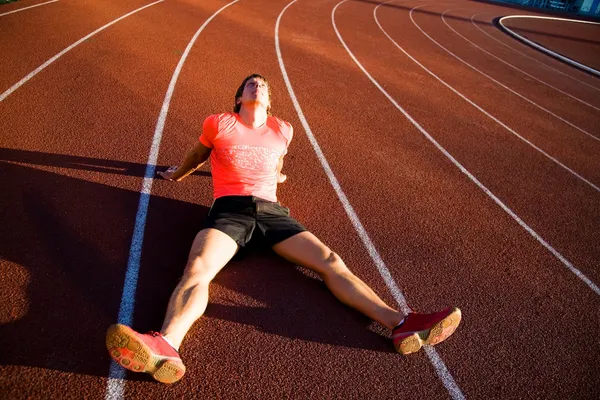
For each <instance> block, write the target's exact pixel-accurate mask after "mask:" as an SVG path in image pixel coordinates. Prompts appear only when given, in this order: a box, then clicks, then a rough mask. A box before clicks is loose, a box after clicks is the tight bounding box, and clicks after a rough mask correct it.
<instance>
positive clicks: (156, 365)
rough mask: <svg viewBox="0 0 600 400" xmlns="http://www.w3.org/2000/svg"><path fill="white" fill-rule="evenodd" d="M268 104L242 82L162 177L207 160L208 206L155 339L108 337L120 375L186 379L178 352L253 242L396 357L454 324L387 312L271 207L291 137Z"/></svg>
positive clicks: (123, 333) (263, 86) (118, 332)
mask: <svg viewBox="0 0 600 400" xmlns="http://www.w3.org/2000/svg"><path fill="white" fill-rule="evenodd" d="M270 98H271V96H270V88H269V83H268V82H267V80H266V79H265V78H264V77H262V76H260V75H258V74H254V75H250V76H248V77H247V78H245V79H244V81H243V82H242V84H241V85H240V87H239V88H238V90H237V93H236V94H235V105H234V112H233V113H223V114H218V115H211V116H209V117H208V118H207V119H206V120H205V121H204V124H203V127H202V134H201V136H200V139H199V143H198V144H196V146H195V147H194V148H193V149H192V150H191V152H189V153H188V154H187V156H186V157H185V159H184V160H183V162H182V163H181V165H180V166H179V167H171V168H169V169H168V170H167V171H165V172H159V175H160V176H162V177H163V178H164V179H167V180H170V181H180V180H181V179H183V178H184V177H186V176H187V175H189V174H191V173H192V172H193V171H194V170H196V169H197V168H199V167H200V166H201V165H203V164H204V162H205V161H206V160H208V158H209V157H210V159H211V168H212V179H213V187H214V198H215V201H214V203H213V205H212V207H211V209H210V211H209V213H208V217H207V220H206V222H205V223H204V227H203V229H202V230H201V231H200V232H199V233H198V235H197V236H196V238H195V240H194V242H193V244H192V248H191V250H190V254H189V258H188V262H187V265H186V267H185V270H184V274H183V277H182V279H181V281H180V282H179V284H178V285H177V287H176V288H175V291H174V292H173V294H172V295H171V299H170V301H169V305H168V308H167V314H166V317H165V320H164V323H163V326H162V329H161V330H160V333H158V332H150V333H147V334H140V333H138V332H136V331H134V330H133V329H131V328H129V327H127V326H124V325H120V324H116V325H113V326H111V327H110V328H109V329H108V332H107V336H106V346H107V348H108V351H109V353H110V355H111V357H112V358H113V359H114V360H115V361H116V362H117V363H119V364H120V365H122V366H123V367H125V368H127V369H129V370H131V371H135V372H146V373H148V374H150V375H152V377H153V378H154V379H156V380H158V381H160V382H164V383H173V382H176V381H177V380H179V379H180V378H181V377H182V376H183V374H184V373H185V366H184V365H183V362H182V361H181V358H180V357H179V353H178V349H179V346H180V344H181V342H182V341H183V338H184V336H185V335H186V333H187V332H188V330H189V329H190V328H191V326H192V324H193V323H194V321H196V320H197V319H198V318H200V316H202V314H203V313H204V311H205V309H206V306H207V304H208V286H209V283H210V282H211V280H212V279H213V278H214V277H215V276H216V274H217V273H218V272H219V271H220V270H221V269H222V268H223V267H224V266H225V265H226V264H227V263H228V262H229V260H231V258H232V257H233V256H234V255H235V254H236V252H237V251H238V250H239V249H240V248H241V247H244V246H246V245H247V243H248V242H249V241H250V239H251V238H252V237H253V235H260V236H261V239H262V241H263V242H264V243H266V244H268V245H269V246H270V247H271V248H272V249H273V251H275V253H277V254H279V255H280V256H282V257H283V258H285V259H286V260H288V261H291V262H293V263H295V264H298V265H301V266H303V267H305V268H308V269H310V270H312V271H315V272H316V273H317V274H319V275H320V276H321V278H322V279H323V281H324V282H325V284H326V285H327V287H328V288H329V290H331V292H332V293H333V294H334V295H335V297H337V298H338V299H339V300H340V301H341V302H342V303H345V304H347V305H349V306H351V307H353V308H355V309H356V310H358V311H360V312H362V313H363V314H365V315H366V316H368V317H370V318H372V319H373V320H375V321H377V322H379V323H380V324H382V325H384V326H386V327H388V328H389V329H391V330H392V339H393V344H394V347H395V348H396V350H397V351H398V352H400V353H402V354H409V353H412V352H415V351H417V350H419V349H420V348H421V347H422V345H423V344H430V345H433V344H437V343H439V342H441V341H442V340H445V339H446V338H447V337H448V336H450V335H451V334H452V333H453V332H454V330H455V329H456V327H457V326H458V324H459V323H460V319H461V314H460V310H459V309H458V308H452V307H451V308H448V309H446V310H444V311H441V312H439V313H435V314H417V313H410V314H408V315H407V316H405V315H403V314H402V313H401V312H399V311H397V310H395V309H393V308H391V307H390V306H388V305H387V304H385V303H384V302H383V301H382V300H381V299H380V298H379V297H378V296H377V295H376V294H375V293H374V292H373V291H372V290H371V289H370V288H369V287H368V286H367V285H366V284H365V283H364V282H362V281H361V280H360V279H359V278H358V277H356V276H355V275H354V274H353V273H352V272H350V270H349V269H348V268H347V267H346V265H345V264H344V262H343V261H342V259H341V258H340V257H339V256H338V255H337V254H335V253H334V252H333V251H331V250H330V249H329V248H328V247H327V246H325V245H324V244H323V243H322V242H321V241H320V240H319V239H318V238H316V237H315V236H314V235H313V234H312V233H310V232H308V231H307V230H306V229H305V228H304V227H303V226H302V225H301V224H300V223H298V221H296V220H295V219H293V218H292V217H290V213H289V209H287V208H285V207H282V206H281V205H280V204H279V203H278V202H277V197H276V188H277V184H278V183H281V182H283V181H285V179H286V177H285V175H283V174H282V173H281V169H282V167H283V157H284V156H285V154H286V153H287V149H288V146H289V144H290V141H291V140H292V134H293V130H292V126H291V125H290V124H289V123H287V122H285V121H282V120H280V119H278V118H276V117H273V116H271V102H270Z"/></svg>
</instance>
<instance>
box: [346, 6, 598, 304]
mask: <svg viewBox="0 0 600 400" xmlns="http://www.w3.org/2000/svg"><path fill="white" fill-rule="evenodd" d="M383 4H387V3H383ZM380 6H381V5H379V6H377V7H375V10H373V15H374V17H375V22H377V25H378V26H379V29H381V31H382V32H383V33H384V34H385V36H387V37H388V39H390V40H391V41H392V43H394V44H395V45H396V47H398V48H399V49H400V50H401V51H402V52H403V53H404V54H406V56H408V58H410V59H411V60H412V61H414V62H415V63H416V64H417V65H418V66H420V67H421V68H423V70H425V71H426V72H427V73H429V74H430V75H432V76H433V77H434V78H436V79H437V80H438V81H440V82H441V83H442V84H444V85H446V86H447V87H448V88H450V89H451V90H452V91H454V92H455V93H457V94H458V95H459V96H461V97H462V98H464V99H465V100H467V101H468V102H469V103H471V104H473V105H474V106H475V107H477V108H479V107H478V106H477V105H475V104H474V103H473V102H471V101H470V100H468V99H466V98H465V97H464V96H462V95H461V94H460V93H458V92H456V91H455V90H454V89H453V88H452V87H451V86H449V85H448V84H447V83H446V82H444V81H442V80H441V79H440V78H438V77H437V76H436V75H435V74H433V72H431V71H429V70H428V69H427V68H425V67H424V66H423V65H422V64H421V63H420V62H418V61H417V60H416V59H415V58H414V57H413V56H411V55H410V54H408V53H407V52H406V51H405V50H404V49H403V48H402V47H400V45H398V43H396V41H394V39H392V37H391V36H390V35H388V33H387V32H386V31H385V29H383V27H382V26H381V24H380V23H379V20H378V19H377V9H378V8H379V7H380ZM355 62H356V63H357V64H358V61H356V60H355ZM359 66H360V67H361V69H363V72H364V73H365V74H367V76H368V77H369V79H371V81H372V82H373V83H374V84H375V86H377V88H378V89H379V90H380V91H381V92H382V93H383V94H384V95H385V96H386V97H387V98H388V100H389V101H390V102H392V104H394V105H395V106H396V108H398V110H400V111H401V112H402V114H404V116H405V117H406V118H407V119H408V120H409V121H410V122H411V123H412V124H413V125H414V126H415V127H416V128H417V129H418V130H419V131H421V133H422V134H423V135H425V137H426V138H427V139H428V140H429V141H430V142H431V143H433V144H434V146H435V147H437V148H438V150H440V151H441V152H442V153H443V154H444V155H445V156H446V157H447V158H448V159H449V160H450V161H452V163H453V164H454V165H455V166H456V167H457V168H458V169H460V170H461V172H463V173H464V174H465V175H467V177H468V178H469V179H470V180H471V181H472V182H473V183H474V184H476V185H477V186H478V187H479V188H480V189H481V190H483V192H484V193H485V194H487V195H488V196H489V197H490V198H491V199H492V200H493V201H494V202H495V203H496V204H498V205H499V206H500V207H501V208H502V209H503V210H504V211H506V213H507V214H508V215H510V216H511V217H512V218H513V219H514V220H515V221H516V222H517V223H518V224H519V225H521V227H522V228H523V229H525V230H526V231H527V232H528V233H529V234H530V235H531V236H533V237H534V238H535V240H537V241H538V242H539V243H540V244H541V245H542V246H544V247H545V248H546V249H547V250H548V251H550V252H551V253H552V254H553V255H554V256H555V257H556V258H557V259H558V260H559V261H560V262H561V263H562V264H563V265H564V266H565V267H567V268H568V269H569V270H570V271H571V272H572V273H574V274H575V275H576V276H577V277H578V278H579V279H581V280H582V281H583V282H584V283H585V284H586V285H588V286H589V288H590V289H592V290H593V291H594V292H595V293H596V294H597V295H599V296H600V287H598V286H597V285H596V284H595V283H594V282H592V280H591V279H589V278H588V277H587V276H585V275H584V274H583V273H582V272H581V271H580V270H579V269H577V268H575V266H574V265H573V264H572V263H571V262H570V261H569V260H567V259H566V258H565V257H564V256H563V255H562V254H560V253H559V252H558V251H557V250H556V249H554V247H552V246H551V245H550V244H549V243H548V242H546V241H545V240H544V239H543V238H542V237H541V236H540V235H538V234H537V233H536V232H535V231H534V230H533V229H532V228H531V227H530V226H529V225H527V224H526V223H525V222H524V221H523V220H522V219H521V218H520V217H519V216H518V215H517V214H515V213H514V212H513V211H512V210H511V209H510V208H508V206H506V205H505V204H504V203H503V202H502V201H501V200H500V199H499V198H498V197H496V195H495V194H494V193H492V192H491V191H490V190H489V189H488V188H487V187H486V186H485V185H483V184H482V183H481V182H479V180H478V179H477V178H476V177H475V176H474V175H473V174H472V173H470V172H469V171H468V170H467V169H466V168H465V167H463V166H462V164H460V163H459V162H458V161H457V160H456V159H455V158H454V157H453V156H452V155H451V154H450V153H449V152H448V151H447V150H446V149H445V148H443V147H442V146H441V145H440V144H439V143H438V142H437V141H436V140H435V139H434V138H433V137H432V136H431V135H430V134H429V133H428V132H427V131H426V130H425V129H423V127H421V125H419V124H418V123H417V122H416V121H415V120H414V119H413V118H412V117H411V116H410V115H409V114H408V113H407V112H406V111H404V109H403V108H402V107H400V105H398V103H397V102H396V101H395V100H394V99H393V98H392V97H391V96H390V95H389V94H388V93H387V92H386V91H385V90H384V89H383V88H382V87H381V86H380V85H379V84H378V83H377V82H376V81H375V79H373V78H372V77H371V75H369V74H368V72H366V71H365V70H364V68H362V65H360V64H359Z"/></svg>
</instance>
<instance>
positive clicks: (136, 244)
mask: <svg viewBox="0 0 600 400" xmlns="http://www.w3.org/2000/svg"><path fill="white" fill-rule="evenodd" d="M238 1H239V0H234V1H232V2H231V3H229V4H226V5H225V6H223V7H221V8H220V9H219V10H217V11H216V12H215V13H214V14H213V15H211V16H210V17H209V18H208V19H207V20H206V21H205V22H204V23H203V24H202V26H201V27H200V28H199V29H198V31H197V32H196V33H195V34H194V36H193V37H192V39H191V40H190V42H189V43H188V45H187V47H186V48H185V51H184V52H183V54H182V56H181V59H180V60H179V63H178V64H177V67H176V68H175V71H174V72H173V76H172V77H171V82H170V83H169V88H168V89H167V93H166V94H165V99H164V101H163V105H162V108H161V110H160V114H159V116H158V121H157V122H156V129H155V130H154V137H153V138H152V145H151V147H150V155H149V156H148V161H147V163H146V172H145V175H144V181H143V183H142V190H141V192H140V201H139V204H138V210H137V213H136V216H135V228H134V231H133V238H132V240H131V247H130V249H129V260H128V262H127V272H126V273H125V281H124V283H123V294H122V295H121V305H120V307H119V316H118V318H117V320H118V323H120V324H124V325H129V326H131V325H132V323H133V311H134V308H135V292H136V289H137V282H138V276H139V271H140V261H141V258H142V245H143V243H144V229H145V228H146V218H147V215H148V204H149V202H150V194H151V192H152V182H153V180H154V176H155V172H156V161H157V160H158V152H159V149H160V142H161V141H162V134H163V130H164V127H165V121H166V120H167V114H168V112H169V105H170V103H171V97H172V96H173V92H174V91H175V84H176V83H177V79H178V78H179V74H180V73H181V69H182V68H183V64H184V63H185V60H186V58H187V56H188V54H189V53H190V51H191V49H192V46H193V45H194V43H195V42H196V40H197V39H198V36H200V33H201V32H202V31H203V30H204V28H206V26H207V25H208V24H209V23H210V22H211V21H212V20H213V18H215V17H216V16H217V15H218V14H219V13H220V12H221V11H223V10H224V9H226V8H227V7H229V6H231V5H232V4H235V3H237V2H238ZM108 376H109V379H108V384H107V388H106V397H105V398H106V400H119V399H123V395H124V391H125V381H124V378H125V369H123V368H122V367H120V366H119V365H118V364H117V363H115V362H114V361H111V364H110V370H109V373H108Z"/></svg>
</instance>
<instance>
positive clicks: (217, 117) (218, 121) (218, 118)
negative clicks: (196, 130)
mask: <svg viewBox="0 0 600 400" xmlns="http://www.w3.org/2000/svg"><path fill="white" fill-rule="evenodd" d="M236 121H237V119H236V117H235V114H234V113H231V112H224V113H220V114H212V115H209V116H208V117H206V119H205V120H204V126H205V127H206V126H207V125H208V126H209V127H210V128H211V129H213V130H214V131H215V132H220V131H222V130H229V129H231V128H233V127H234V126H235V123H236Z"/></svg>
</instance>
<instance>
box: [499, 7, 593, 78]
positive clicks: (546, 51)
mask: <svg viewBox="0 0 600 400" xmlns="http://www.w3.org/2000/svg"><path fill="white" fill-rule="evenodd" d="M511 18H537V19H550V20H556V21H569V22H580V23H587V24H594V25H598V23H597V22H588V21H578V20H576V19H565V18H551V17H536V16H533V15H532V16H529V15H510V16H508V17H502V18H500V20H499V21H498V23H499V24H500V26H501V27H502V29H504V30H505V31H506V32H507V33H508V34H509V35H511V36H513V37H515V38H516V39H517V40H520V41H522V42H525V43H527V44H528V45H530V46H531V47H535V48H536V49H538V50H539V51H541V52H544V53H546V54H549V55H551V56H552V57H554V58H558V59H559V60H561V61H564V62H566V63H567V64H571V65H573V66H575V67H577V68H581V69H582V70H584V71H587V72H589V73H591V74H594V75H596V76H600V71H598V70H595V69H594V68H591V67H588V66H587V65H585V64H581V63H578V62H577V61H575V60H572V59H570V58H568V57H565V56H562V55H560V54H558V53H555V52H553V51H552V50H550V49H547V48H546V47H544V46H540V45H539V44H537V43H535V42H533V41H531V40H529V39H527V38H526V37H525V36H521V35H519V34H518V33H516V32H514V31H513V30H511V29H509V28H507V27H506V26H504V24H503V23H502V21H504V20H506V19H511Z"/></svg>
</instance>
